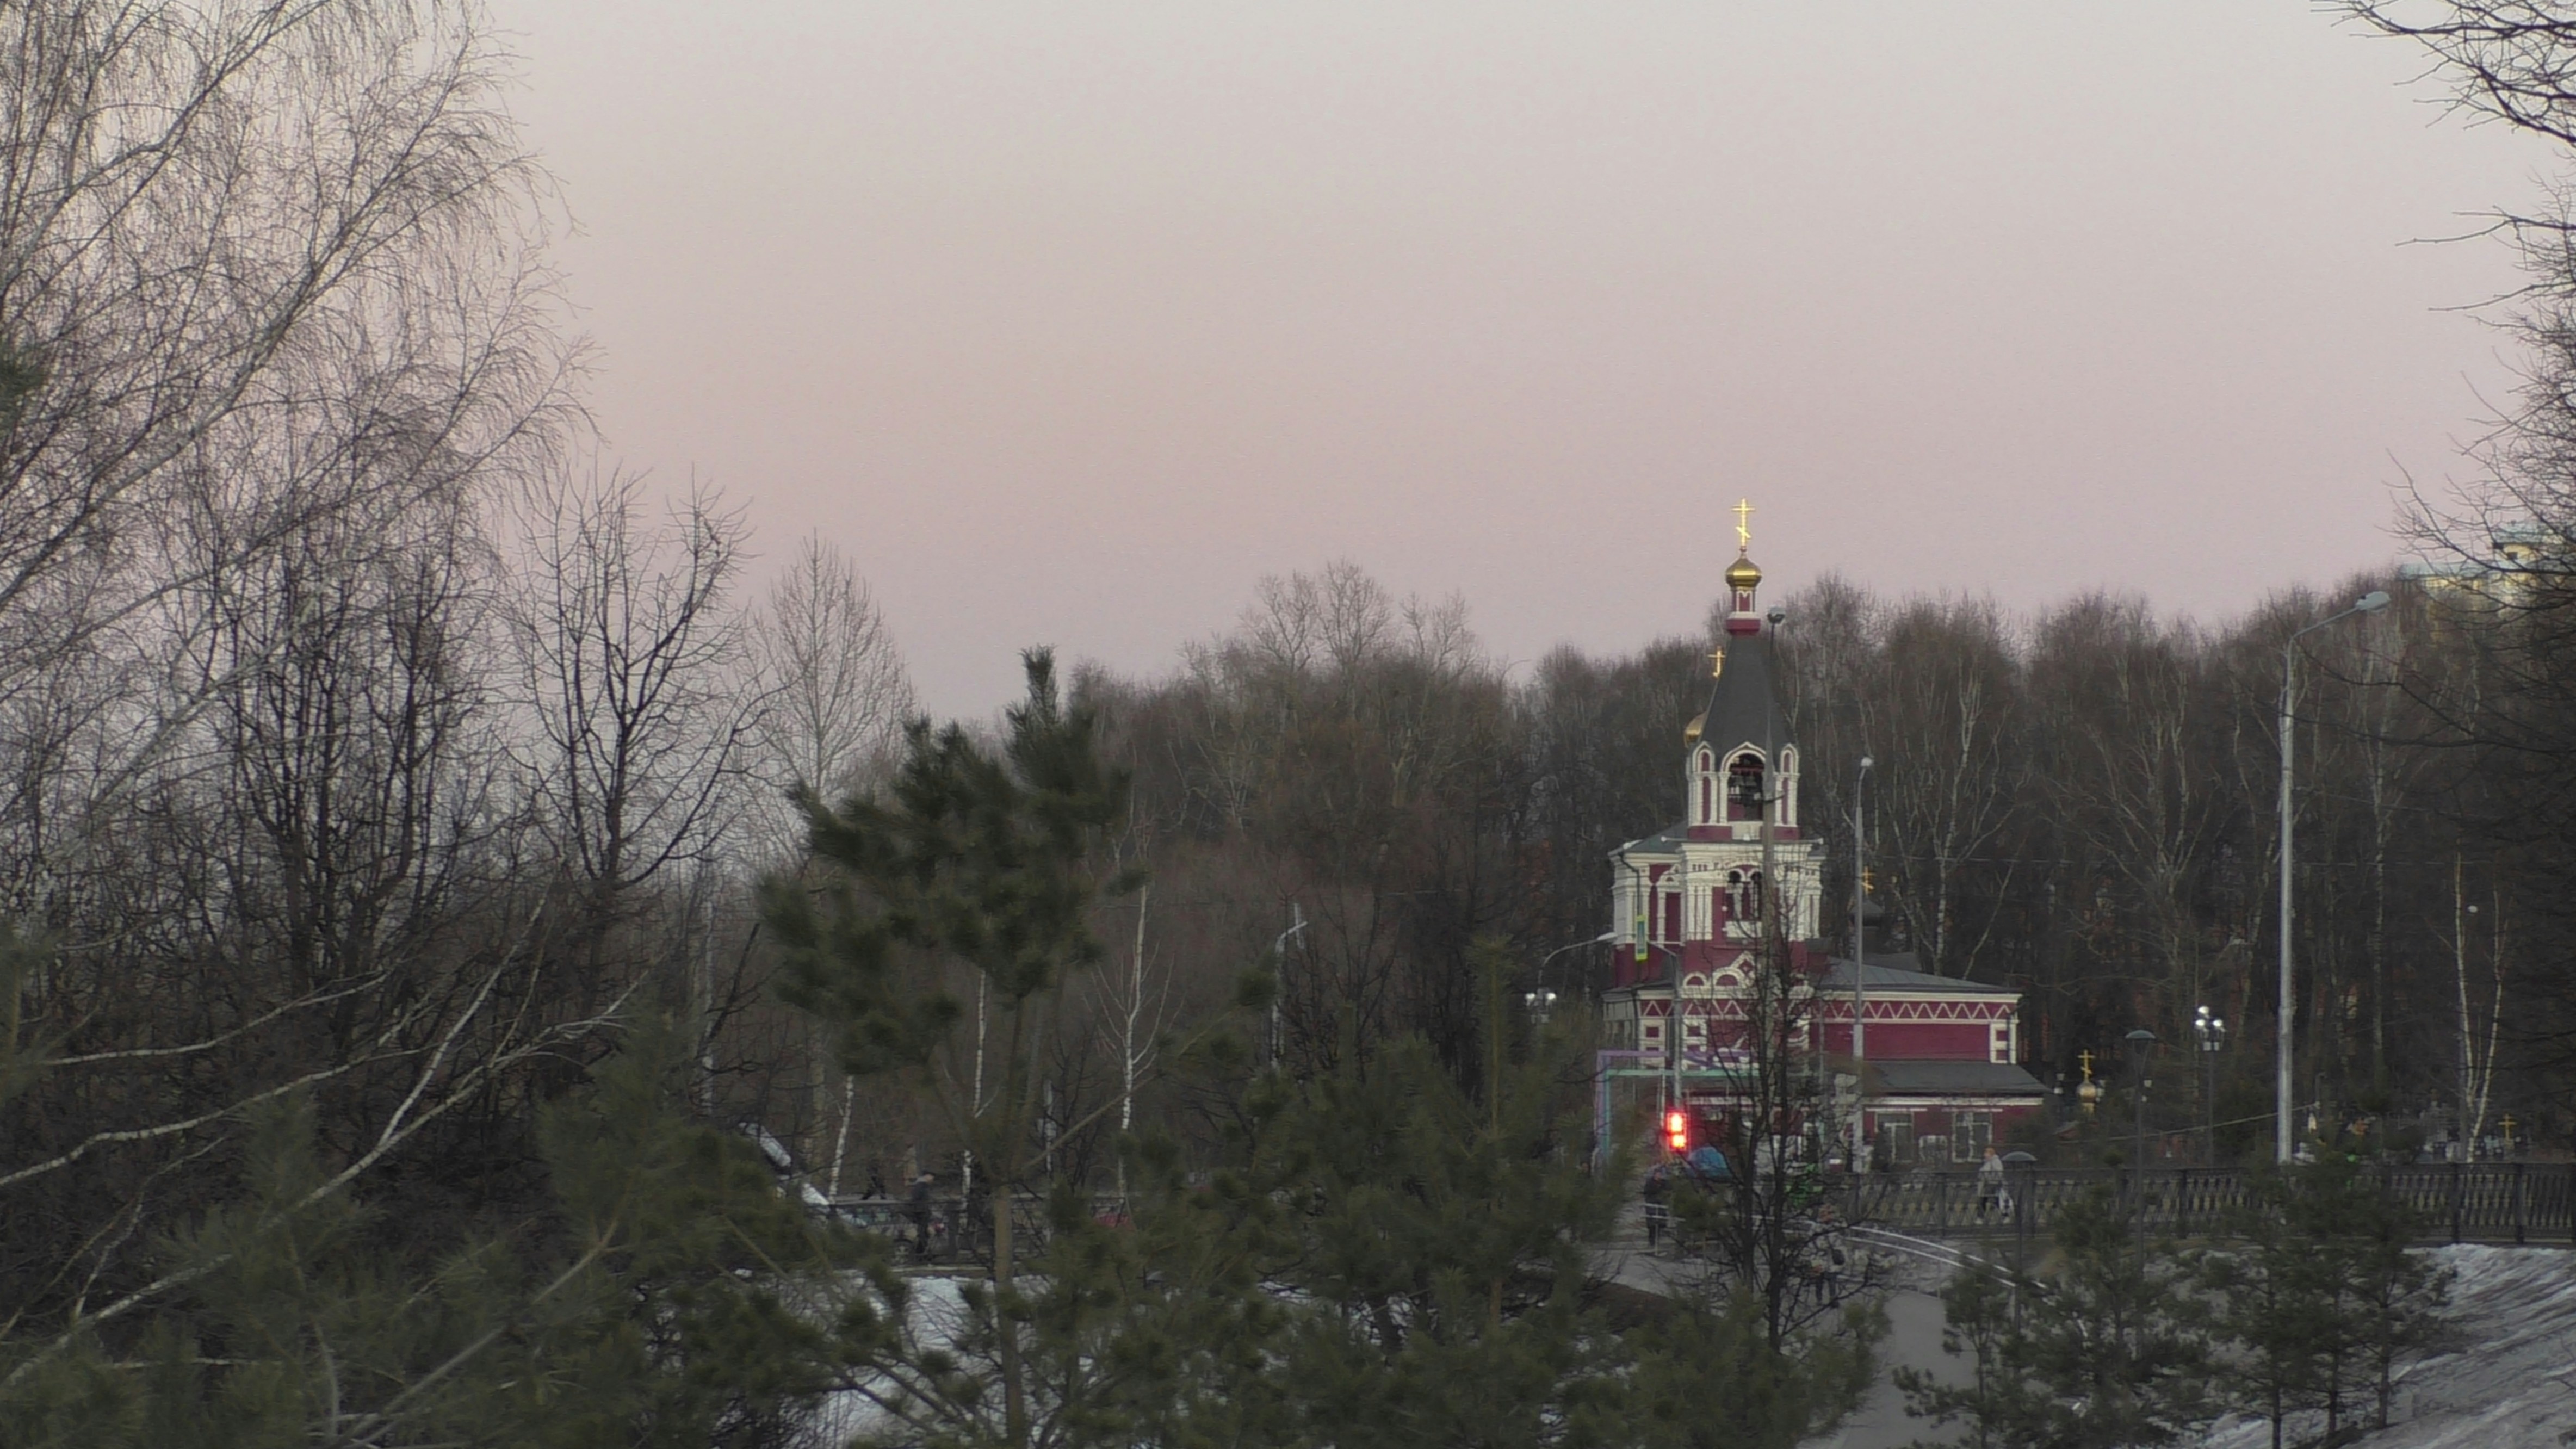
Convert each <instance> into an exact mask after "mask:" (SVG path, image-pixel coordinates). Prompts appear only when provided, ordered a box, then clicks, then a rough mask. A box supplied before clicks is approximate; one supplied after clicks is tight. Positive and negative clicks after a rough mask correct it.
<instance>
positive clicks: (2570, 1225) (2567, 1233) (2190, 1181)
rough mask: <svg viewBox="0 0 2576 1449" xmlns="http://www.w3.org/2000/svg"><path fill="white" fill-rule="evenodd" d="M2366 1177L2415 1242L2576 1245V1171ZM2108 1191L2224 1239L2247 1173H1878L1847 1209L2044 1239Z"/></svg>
mask: <svg viewBox="0 0 2576 1449" xmlns="http://www.w3.org/2000/svg"><path fill="white" fill-rule="evenodd" d="M2361 1172H2362V1175H2363V1177H2364V1178H2366V1179H2368V1180H2370V1181H2374V1182H2377V1183H2380V1184H2382V1185H2383V1186H2385V1187H2386V1188H2387V1189H2388V1190H2389V1191H2391V1192H2393V1193H2395V1194H2396V1195H2397V1197H2398V1198H2399V1200H2400V1201H2403V1202H2404V1203H2405V1204H2406V1205H2407V1206H2409V1207H2411V1208H2413V1209H2414V1210H2415V1212H2416V1214H2417V1216H2418V1217H2419V1219H2420V1220H2421V1224H2422V1226H2421V1228H2420V1230H2419V1234H2418V1240H2419V1241H2422V1242H2449V1243H2553V1244H2561V1245H2567V1246H2576V1164H2570V1163H2563V1162H2477V1163H2438V1164H2433V1165H2430V1166H2419V1167H2366V1168H2363V1169H2361ZM2104 1186H2107V1187H2109V1188H2110V1189H2111V1191H2112V1192H2114V1193H2116V1194H2117V1195H2119V1196H2120V1197H2121V1198H2122V1199H2123V1200H2124V1201H2126V1202H2129V1203H2132V1204H2134V1205H2135V1209H2136V1211H2138V1212H2139V1213H2141V1214H2142V1215H2143V1216H2144V1217H2145V1219H2146V1226H2147V1227H2149V1228H2150V1229H2152V1230H2155V1231H2158V1232H2167V1233H2172V1234H2173V1235H2175V1236H2177V1237H2186V1238H2188V1237H2200V1236H2209V1235H2215V1234H2219V1233H2223V1232H2224V1231H2225V1230H2226V1220H2227V1216H2228V1214H2229V1212H2230V1211H2231V1210H2233V1209H2235V1208H2237V1207H2239V1206H2241V1205H2242V1204H2243V1203H2244V1201H2245V1174H2244V1173H2243V1172H2241V1171H2239V1170H2238V1169H2235V1168H2211V1167H2149V1168H2143V1169H2139V1168H2125V1167H2095V1168H2046V1167H2037V1168H2016V1169H2012V1170H2010V1171H2007V1172H2006V1173H2005V1174H2004V1181H2003V1184H2002V1191H2001V1193H2000V1194H1995V1193H1990V1192H1989V1191H1988V1188H1987V1186H1986V1185H1984V1184H1982V1183H1981V1181H1980V1179H1979V1177H1978V1175H1977V1174H1976V1173H1974V1172H1913V1173H1903V1174H1896V1173H1889V1174H1881V1175H1873V1176H1870V1177H1867V1178H1865V1179H1861V1180H1859V1181H1857V1182H1855V1183H1853V1184H1852V1185H1851V1189H1850V1191H1851V1193H1852V1198H1853V1200H1852V1201H1851V1202H1849V1203H1848V1204H1847V1206H1846V1211H1848V1212H1850V1213H1852V1215H1853V1216H1854V1218H1855V1220H1857V1221H1860V1222H1870V1223H1877V1224H1880V1225H1882V1226H1885V1227H1888V1228H1892V1229H1896V1230H1899V1231H1903V1232H1909V1233H1918V1234H1930V1235H1934V1236H1939V1235H1945V1234H1955V1233H1992V1232H2015V1231H2039V1232H2045V1231H2047V1230H2048V1229H2049V1227H2050V1225H2051V1224H2052V1223H2053V1222H2054V1221H2055V1220H2056V1216H2057V1214H2058V1213H2059V1212H2060V1211H2061V1210H2062V1209H2063V1208H2064V1207H2065V1205H2066V1204H2067V1203H2069V1202H2073V1201H2075V1200H2076V1199H2078V1198H2081V1197H2083V1196H2084V1195H2085V1194H2087V1193H2089V1192H2092V1191H2094V1190H2095V1189H2096V1188H2099V1187H2104Z"/></svg>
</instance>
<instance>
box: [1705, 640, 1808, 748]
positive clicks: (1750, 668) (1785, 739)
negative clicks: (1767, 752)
mask: <svg viewBox="0 0 2576 1449" xmlns="http://www.w3.org/2000/svg"><path fill="white" fill-rule="evenodd" d="M1699 737H1700V739H1701V741H1702V742H1704V743H1706V744H1709V745H1712V746H1714V747H1716V750H1717V752H1718V754H1719V755H1721V756H1723V755H1725V754H1726V753H1727V752H1728V751H1730V750H1733V749H1736V748H1738V747H1739V746H1743V745H1751V746H1753V747H1754V748H1755V749H1778V748H1779V747H1781V746H1783V745H1786V744H1788V743H1790V740H1789V724H1788V721H1787V720H1786V719H1784V718H1783V717H1782V716H1781V714H1780V697H1779V695H1778V694H1777V693H1776V692H1775V691H1774V690H1773V689H1772V687H1771V635H1770V633H1769V632H1768V631H1767V630H1766V631H1764V632H1763V633H1759V634H1737V635H1734V636H1732V637H1731V638H1729V639H1728V640H1727V641H1726V663H1725V664H1724V665H1723V666H1721V667H1720V668H1719V670H1718V675H1717V681H1716V683H1715V684H1713V685H1712V686H1710V688H1709V691H1708V712H1707V713H1706V714H1705V715H1703V716H1702V717H1701V724H1700V734H1699Z"/></svg>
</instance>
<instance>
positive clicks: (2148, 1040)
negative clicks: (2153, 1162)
mask: <svg viewBox="0 0 2576 1449" xmlns="http://www.w3.org/2000/svg"><path fill="white" fill-rule="evenodd" d="M2155 1046H2156V1034H2155V1033H2154V1032H2151V1031H2149V1030H2147V1029H2146V1028H2145V1027H2143V1026H2142V1027H2139V1028H2138V1029H2137V1030H2135V1031H2132V1032H2130V1033H2129V1058H2130V1060H2131V1061H2132V1062H2133V1063H2134V1064H2135V1065H2133V1066H2132V1067H2131V1068H2130V1069H2129V1112H2130V1119H2131V1123H2132V1126H2131V1132H2132V1136H2131V1137H2130V1139H2129V1141H2130V1147H2131V1150H2130V1154H2129V1182H2130V1189H2129V1191H2130V1198H2129V1211H2130V1213H2131V1214H2132V1215H2133V1216H2135V1217H2136V1218H2137V1220H2138V1256H2139V1257H2141V1258H2144V1257H2145V1256H2146V1252H2147V1088H2148V1087H2149V1086H2151V1085H2153V1083H2151V1082H2150V1081H2149V1080H2148V1079H2147V1055H2148V1053H2150V1052H2152V1051H2154V1050H2155Z"/></svg>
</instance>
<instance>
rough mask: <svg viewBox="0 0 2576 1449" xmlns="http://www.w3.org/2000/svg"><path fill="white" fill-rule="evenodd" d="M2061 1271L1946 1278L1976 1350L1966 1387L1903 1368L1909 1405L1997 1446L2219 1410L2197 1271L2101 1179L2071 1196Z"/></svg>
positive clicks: (2038, 1444) (2144, 1428)
mask: <svg viewBox="0 0 2576 1449" xmlns="http://www.w3.org/2000/svg"><path fill="white" fill-rule="evenodd" d="M2055 1228H2056V1236H2057V1248H2058V1259H2059V1262H2058V1266H2057V1271H2056V1272H2055V1274H2054V1275H2052V1276H2048V1277H2044V1278H2043V1277H2040V1276H2037V1275H2034V1274H2027V1273H2022V1272H2018V1271H2016V1272H2011V1273H2007V1274H2000V1275H1997V1274H1992V1273H1989V1272H1986V1271H1983V1270H1976V1269H1972V1270H1969V1271H1966V1272H1963V1273H1962V1274H1961V1275H1960V1276H1959V1277H1958V1279H1956V1280H1954V1281H1953V1282H1952V1283H1951V1284H1950V1285H1949V1287H1947V1288H1946V1289H1944V1290H1943V1293H1942V1299H1943V1302H1944V1304H1945V1306H1946V1308H1947V1310H1948V1312H1947V1318H1948V1326H1947V1328H1946V1329H1945V1331H1944V1339H1945V1341H1946V1342H1947V1343H1948V1345H1949V1346H1950V1347H1951V1348H1952V1350H1953V1351H1954V1352H1965V1353H1968V1354H1970V1355H1971V1357H1972V1358H1973V1361H1974V1363H1975V1376H1974V1378H1973V1379H1972V1381H1971V1382H1970V1383H1969V1384H1967V1385H1965V1386H1953V1385H1945V1384H1940V1383H1936V1382H1934V1381H1933V1380H1932V1379H1930V1378H1929V1377H1928V1376H1927V1375H1924V1374H1923V1373H1921V1372H1919V1371H1915V1370H1906V1369H1900V1370H1899V1371H1898V1373H1897V1384H1898V1386H1899V1387H1900V1388H1901V1389H1902V1390H1903V1391H1904V1393H1905V1397H1906V1404H1907V1410H1908V1412H1910V1413H1913V1414H1916V1415H1919V1416H1922V1417H1926V1418H1930V1419H1932V1420H1934V1421H1936V1422H1940V1423H1949V1422H1953V1421H1963V1422H1965V1423H1966V1425H1967V1426H1968V1428H1969V1431H1970V1433H1971V1434H1972V1435H1973V1436H1974V1442H1975V1443H1977V1444H1980V1445H1991V1446H1996V1449H2132V1446H2147V1445H2158V1444H2170V1443H2173V1442H2175V1441H2177V1440H2179V1439H2181V1438H2182V1437H2183V1436H2184V1435H2186V1434H2188V1433H2190V1432H2192V1431H2193V1430H2195V1429H2197V1428H2199V1427H2201V1426H2202V1425H2204V1424H2206V1423H2207V1422H2208V1421H2209V1420H2210V1419H2211V1418H2212V1417H2214V1407H2215V1406H2214V1402H2213V1400H2212V1398H2211V1396H2210V1393H2209V1346H2208V1340H2207V1336H2206V1333H2205V1331H2204V1329H2203V1327H2202V1325H2201V1324H2200V1322H2199V1317H2200V1315H2199V1306H2198V1303H2197V1300H2196V1298H2195V1295H2194V1294H2193V1292H2192V1286H2193V1285H2192V1282H2191V1279H2190V1277H2189V1275H2188V1274H2187V1273H2186V1272H2185V1271H2184V1269H2183V1266H2182V1265H2181V1264H2180V1262H2179V1261H2178V1260H2177V1259H2175V1258H2174V1257H2173V1256H2172V1255H2171V1254H2170V1253H2169V1252H2160V1251H2150V1250H2149V1249H2148V1247H2147V1246H2146V1245H2145V1244H2144V1243H2143V1242H2141V1241H2140V1240H2139V1238H2138V1236H2137V1234H2136V1230H2135V1226H2134V1223H2133V1221H2132V1219H2131V1217H2130V1215H2129V1212H2128V1211H2127V1209H2126V1208H2125V1207H2124V1206H2123V1205H2122V1204H2121V1203H2120V1202H2119V1201H2118V1200H2117V1199H2116V1198H2114V1197H2113V1196H2112V1195H2111V1194H2110V1193H2109V1192H2108V1191H2107V1190H2105V1189H2099V1188H2097V1189H2095V1190H2094V1191H2093V1192H2092V1193H2090V1194H2089V1195H2087V1196H2086V1197H2084V1198H2081V1199H2079V1200H2077V1201H2075V1202H2072V1203H2069V1204H2067V1206H2066V1207H2065V1209H2064V1210H2063V1211H2062V1212H2060V1213H2059V1215H2058V1217H2057V1220H2056V1224H2055Z"/></svg>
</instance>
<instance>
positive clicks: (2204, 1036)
mask: <svg viewBox="0 0 2576 1449" xmlns="http://www.w3.org/2000/svg"><path fill="white" fill-rule="evenodd" d="M2191 1034H2192V1035H2193V1036H2194V1037H2197V1038H2198V1039H2199V1041H2200V1078H2201V1088H2200V1117H2201V1128H2200V1155H2201V1159H2202V1160H2203V1161H2204V1162H2207V1163H2208V1164H2209V1165H2210V1166H2212V1167H2215V1166H2217V1165H2218V1050H2219V1048H2221V1047H2223V1046H2225V1045H2227V1023H2226V1022H2224V1021H2221V1020H2219V1019H2218V1018H2217V1017H2214V1016H2212V1015H2210V1014H2209V1008H2208V1007H2206V1006H2204V1007H2202V1008H2201V1009H2200V1014H2199V1015H2198V1016H2195V1017H2193V1018H2192V1021H2191Z"/></svg>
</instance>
